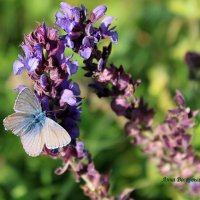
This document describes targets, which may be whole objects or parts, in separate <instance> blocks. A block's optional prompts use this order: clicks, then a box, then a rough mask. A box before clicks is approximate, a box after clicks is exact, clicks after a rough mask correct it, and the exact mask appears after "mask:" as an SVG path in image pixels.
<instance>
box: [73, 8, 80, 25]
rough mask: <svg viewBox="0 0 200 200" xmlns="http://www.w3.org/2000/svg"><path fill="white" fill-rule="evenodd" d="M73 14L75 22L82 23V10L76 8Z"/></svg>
mask: <svg viewBox="0 0 200 200" xmlns="http://www.w3.org/2000/svg"><path fill="white" fill-rule="evenodd" d="M72 13H73V20H74V21H75V22H76V23H79V22H80V19H81V10H80V8H78V7H74V8H73V9H72Z"/></svg>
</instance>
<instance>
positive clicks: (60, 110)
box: [46, 109, 64, 113]
mask: <svg viewBox="0 0 200 200" xmlns="http://www.w3.org/2000/svg"><path fill="white" fill-rule="evenodd" d="M63 110H64V109H58V110H50V111H46V112H47V113H51V112H58V111H63Z"/></svg>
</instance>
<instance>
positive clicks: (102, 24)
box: [101, 16, 115, 29]
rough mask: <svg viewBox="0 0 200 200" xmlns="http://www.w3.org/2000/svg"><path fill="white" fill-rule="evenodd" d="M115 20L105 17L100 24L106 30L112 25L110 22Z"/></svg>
mask: <svg viewBox="0 0 200 200" xmlns="http://www.w3.org/2000/svg"><path fill="white" fill-rule="evenodd" d="M113 20H115V18H114V17H112V16H107V17H105V18H104V19H103V20H102V22H101V26H103V27H105V28H107V29H108V27H109V26H110V24H111V23H112V21H113Z"/></svg>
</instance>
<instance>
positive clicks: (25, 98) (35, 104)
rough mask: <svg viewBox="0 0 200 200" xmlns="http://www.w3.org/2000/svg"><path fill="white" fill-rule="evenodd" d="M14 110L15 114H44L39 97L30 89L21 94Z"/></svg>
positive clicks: (25, 89)
mask: <svg viewBox="0 0 200 200" xmlns="http://www.w3.org/2000/svg"><path fill="white" fill-rule="evenodd" d="M14 110H15V112H20V113H29V114H34V113H40V112H42V108H41V105H40V103H39V101H38V99H37V97H36V96H35V94H34V93H33V92H32V90H31V89H29V88H24V89H23V90H22V91H21V92H20V93H19V95H18V97H17V99H16V101H15V105H14Z"/></svg>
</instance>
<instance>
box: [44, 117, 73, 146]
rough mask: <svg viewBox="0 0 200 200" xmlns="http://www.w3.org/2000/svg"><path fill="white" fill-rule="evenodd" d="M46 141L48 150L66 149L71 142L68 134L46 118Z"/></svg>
mask: <svg viewBox="0 0 200 200" xmlns="http://www.w3.org/2000/svg"><path fill="white" fill-rule="evenodd" d="M42 134H43V135H44V141H45V144H46V146H47V148H48V149H56V148H59V147H64V146H66V145H68V144H69V143H70V142H71V137H70V135H69V134H68V132H67V131H66V130H65V129H64V128H63V127H62V126H60V125H59V124H58V123H56V122H55V121H53V120H52V119H50V118H48V117H46V119H45V123H44V126H43V129H42Z"/></svg>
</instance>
